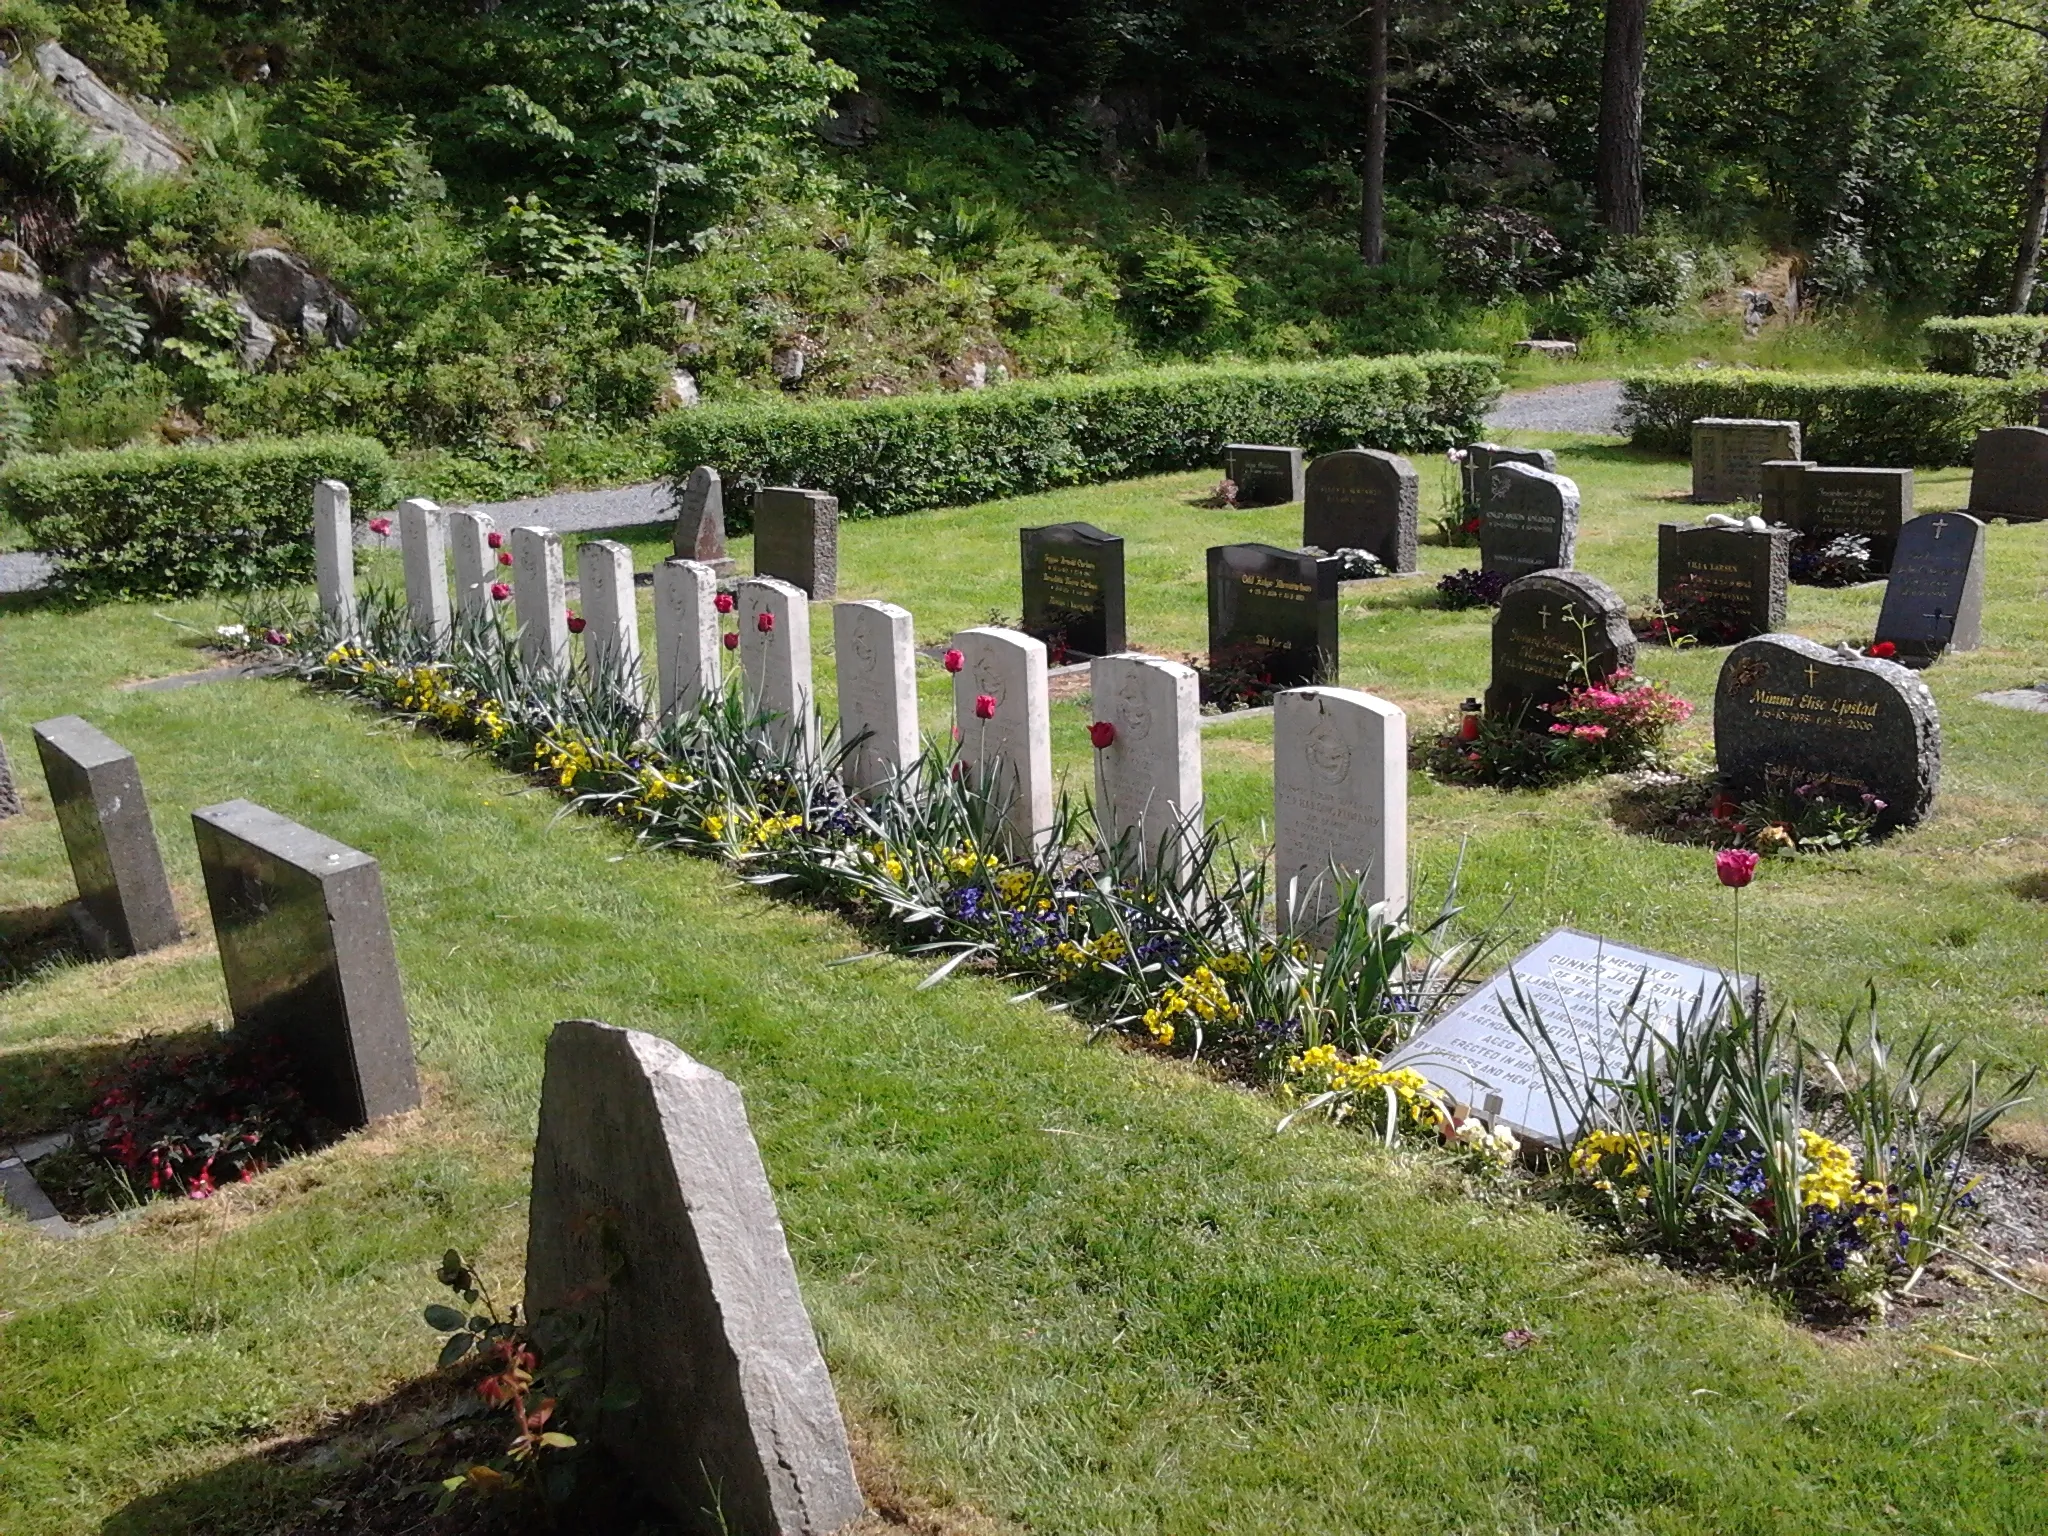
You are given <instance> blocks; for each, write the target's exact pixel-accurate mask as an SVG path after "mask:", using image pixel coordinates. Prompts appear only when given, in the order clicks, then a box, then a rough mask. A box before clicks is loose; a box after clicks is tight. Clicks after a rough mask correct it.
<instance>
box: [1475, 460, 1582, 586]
mask: <svg viewBox="0 0 2048 1536" xmlns="http://www.w3.org/2000/svg"><path fill="white" fill-rule="evenodd" d="M1492 481H1493V492H1492V494H1491V495H1490V496H1489V497H1488V498H1487V503H1486V513H1485V521H1484V522H1482V523H1481V524H1480V527H1479V568H1480V569H1481V570H1484V571H1499V572H1500V573H1502V574H1503V575H1505V576H1509V577H1516V576H1528V575H1532V574H1533V573H1535V572H1537V571H1568V570H1570V569H1571V568H1572V556H1573V554H1574V552H1575V551H1576V550H1577V548H1578V543H1579V488H1578V486H1577V484H1575V483H1574V482H1573V481H1571V480H1569V479H1567V478H1566V477H1565V476H1563V475H1553V474H1549V473H1547V472H1545V471H1543V470H1540V469H1532V468H1531V467H1530V466H1529V465H1527V464H1517V463H1513V462H1508V463H1504V464H1500V465H1497V466H1496V467H1495V468H1494V470H1493V474H1492Z"/></svg>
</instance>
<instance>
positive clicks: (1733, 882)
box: [1714, 848, 1756, 891]
mask: <svg viewBox="0 0 2048 1536" xmlns="http://www.w3.org/2000/svg"><path fill="white" fill-rule="evenodd" d="M1714 874H1715V875H1716V876H1717V877H1718V878H1719V879H1720V881H1721V883H1722V884H1723V885H1725V886H1727V887H1729V888H1730V889H1731V890H1737V891H1739V890H1741V889H1742V888H1743V887H1744V886H1745V885H1747V884H1749V882H1750V881H1751V880H1753V879H1754V878H1756V855H1755V854H1754V853H1752V852H1751V851H1750V850H1749V849H1747V848H1723V849H1721V850H1720V851H1719V852H1718V853H1716V854H1715V855H1714Z"/></svg>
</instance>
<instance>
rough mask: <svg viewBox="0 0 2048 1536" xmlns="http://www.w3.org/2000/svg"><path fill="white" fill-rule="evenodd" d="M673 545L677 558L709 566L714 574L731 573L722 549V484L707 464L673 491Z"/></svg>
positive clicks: (723, 541) (723, 502)
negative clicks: (674, 520)
mask: <svg viewBox="0 0 2048 1536" xmlns="http://www.w3.org/2000/svg"><path fill="white" fill-rule="evenodd" d="M674 544H675V552H676V554H677V556H678V557H679V558H681V559H684V560H695V561H696V562H697V563H698V564H699V565H708V566H710V567H711V571H712V574H713V575H715V576H721V577H723V576H730V575H732V574H733V571H734V566H733V561H732V557H731V556H730V555H728V554H727V553H726V552H725V487H724V484H723V482H722V481H720V479H719V478H718V471H717V470H715V469H713V468H712V467H711V466H710V465H709V464H699V465H698V466H697V467H696V468H695V469H693V470H691V471H690V477H689V479H687V480H685V481H684V482H683V488H682V490H681V491H679V492H678V493H677V494H676V527H675V535H674Z"/></svg>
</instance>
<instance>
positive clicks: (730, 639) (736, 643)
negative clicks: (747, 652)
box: [725, 630, 740, 651]
mask: <svg viewBox="0 0 2048 1536" xmlns="http://www.w3.org/2000/svg"><path fill="white" fill-rule="evenodd" d="M725 648H726V649H727V650H728V651H736V650H738V649H739V648H740V637H739V636H738V635H736V634H734V633H732V631H730V630H727V631H726V634H725Z"/></svg>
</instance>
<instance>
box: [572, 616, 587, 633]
mask: <svg viewBox="0 0 2048 1536" xmlns="http://www.w3.org/2000/svg"><path fill="white" fill-rule="evenodd" d="M584 622H585V621H584V620H583V619H582V618H580V617H578V616H577V615H576V614H573V613H572V614H570V615H569V633H570V634H572V635H580V634H582V633H583V626H584Z"/></svg>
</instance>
